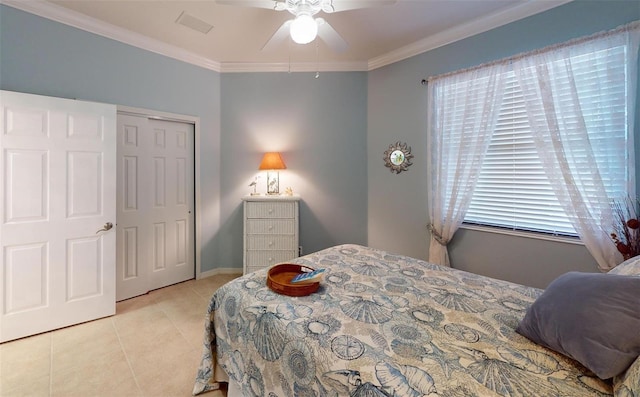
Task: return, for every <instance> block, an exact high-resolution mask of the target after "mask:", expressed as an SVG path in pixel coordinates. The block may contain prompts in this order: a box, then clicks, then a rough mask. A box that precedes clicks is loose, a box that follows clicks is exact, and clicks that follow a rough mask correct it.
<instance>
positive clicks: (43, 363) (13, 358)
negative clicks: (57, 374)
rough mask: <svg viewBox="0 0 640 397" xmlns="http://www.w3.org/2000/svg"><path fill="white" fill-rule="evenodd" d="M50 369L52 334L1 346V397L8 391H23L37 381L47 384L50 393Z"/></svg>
mask: <svg viewBox="0 0 640 397" xmlns="http://www.w3.org/2000/svg"><path fill="white" fill-rule="evenodd" d="M50 367H51V334H48V333H47V334H42V335H36V336H33V337H31V338H24V339H20V340H17V341H14V342H9V343H4V344H2V345H0V395H1V396H4V395H5V392H6V391H7V390H15V389H21V388H23V387H24V385H25V383H27V384H28V381H31V380H35V379H37V380H38V381H42V382H39V383H43V384H46V389H47V392H48V389H49V372H50V369H51V368H50ZM40 377H45V378H46V379H44V380H42V379H40ZM25 391H26V390H25Z"/></svg>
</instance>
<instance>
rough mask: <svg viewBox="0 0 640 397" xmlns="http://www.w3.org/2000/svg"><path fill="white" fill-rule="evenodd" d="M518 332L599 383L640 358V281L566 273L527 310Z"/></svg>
mask: <svg viewBox="0 0 640 397" xmlns="http://www.w3.org/2000/svg"><path fill="white" fill-rule="evenodd" d="M516 331H517V332H518V333H519V334H521V335H524V336H526V337H527V338H529V339H531V340H532V341H534V342H536V343H538V344H540V345H543V346H546V347H548V348H550V349H552V350H555V351H557V352H558V353H562V354H564V355H566V356H569V357H571V358H573V359H574V360H576V361H578V362H580V363H581V364H582V365H584V366H585V367H587V368H588V369H590V370H591V371H592V372H593V373H594V374H596V375H597V376H598V377H599V378H601V379H609V378H611V377H613V376H615V375H619V374H621V373H622V372H624V371H625V370H626V369H627V368H628V367H629V366H630V365H631V363H633V361H634V360H635V359H636V358H637V357H638V355H640V277H633V276H623V275H616V274H598V273H580V272H569V273H566V274H563V275H562V276H560V277H558V278H557V279H555V280H554V281H553V282H551V284H549V286H548V287H547V289H546V290H545V291H544V293H543V294H542V295H541V296H540V297H539V298H538V299H537V300H536V301H535V302H534V303H533V304H532V305H531V306H530V307H529V309H528V310H527V313H526V315H525V317H524V319H523V320H522V321H521V322H520V324H519V325H518V328H517V329H516Z"/></svg>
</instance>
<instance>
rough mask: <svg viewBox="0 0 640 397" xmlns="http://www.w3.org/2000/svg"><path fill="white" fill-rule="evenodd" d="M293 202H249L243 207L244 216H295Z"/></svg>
mask: <svg viewBox="0 0 640 397" xmlns="http://www.w3.org/2000/svg"><path fill="white" fill-rule="evenodd" d="M295 204H296V203H294V202H266V201H265V202H262V201H257V202H251V203H248V205H247V206H246V207H245V216H246V217H247V218H248V219H250V218H291V219H293V218H295V212H296V211H295V209H296V206H295Z"/></svg>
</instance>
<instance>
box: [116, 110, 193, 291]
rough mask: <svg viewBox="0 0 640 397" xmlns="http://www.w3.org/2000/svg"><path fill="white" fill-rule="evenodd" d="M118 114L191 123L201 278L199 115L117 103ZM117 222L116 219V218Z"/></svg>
mask: <svg viewBox="0 0 640 397" xmlns="http://www.w3.org/2000/svg"><path fill="white" fill-rule="evenodd" d="M119 114H123V115H129V116H138V117H146V118H150V119H155V120H165V121H176V122H179V123H188V124H193V126H194V129H193V130H194V135H195V136H194V137H193V156H194V157H193V167H194V174H193V176H194V181H193V186H194V189H195V191H194V199H195V205H196V208H195V211H196V214H195V216H194V218H193V221H194V223H195V224H194V228H195V231H194V233H195V242H194V249H195V252H194V259H195V262H196V269H195V278H196V280H197V279H200V278H201V275H200V273H201V266H202V233H201V225H202V222H201V216H202V215H201V200H200V196H201V191H202V190H201V186H200V117H196V116H188V115H184V114H176V113H168V112H161V111H158V110H150V109H142V108H135V107H130V106H122V105H117V108H116V117H117V115H119ZM116 155H117V153H116ZM116 222H117V219H116Z"/></svg>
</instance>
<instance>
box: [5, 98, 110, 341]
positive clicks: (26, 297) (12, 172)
mask: <svg viewBox="0 0 640 397" xmlns="http://www.w3.org/2000/svg"><path fill="white" fill-rule="evenodd" d="M115 128H116V108H115V106H112V105H105V104H98V103H91V102H82V101H75V100H67V99H60V98H50V97H44V96H38V95H30V94H22V93H16V92H8V91H0V164H2V168H1V170H2V171H1V172H0V187H1V189H2V192H0V250H1V252H0V274H1V275H2V277H1V278H0V280H1V282H0V342H4V341H8V340H12V339H17V338H21V337H25V336H29V335H33V334H37V333H41V332H45V331H50V330H53V329H57V328H61V327H65V326H69V325H73V324H77V323H81V322H85V321H89V320H94V319H97V318H100V317H105V316H109V315H113V314H115V253H116V239H115V233H114V232H115V230H114V228H113V227H112V226H110V225H113V224H114V223H115V220H116V197H115V192H116V172H115V169H116V164H115V162H116V140H115V135H116V134H115Z"/></svg>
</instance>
